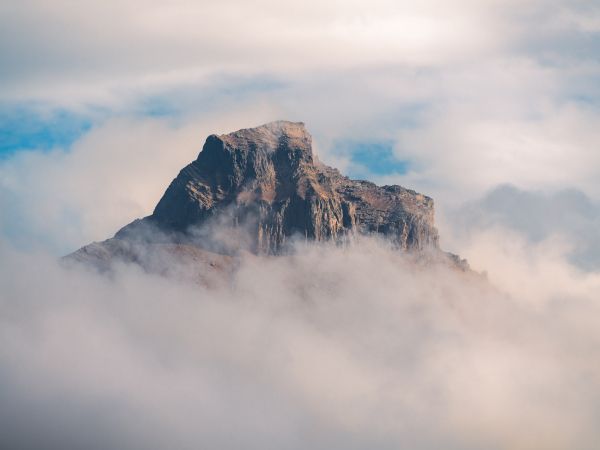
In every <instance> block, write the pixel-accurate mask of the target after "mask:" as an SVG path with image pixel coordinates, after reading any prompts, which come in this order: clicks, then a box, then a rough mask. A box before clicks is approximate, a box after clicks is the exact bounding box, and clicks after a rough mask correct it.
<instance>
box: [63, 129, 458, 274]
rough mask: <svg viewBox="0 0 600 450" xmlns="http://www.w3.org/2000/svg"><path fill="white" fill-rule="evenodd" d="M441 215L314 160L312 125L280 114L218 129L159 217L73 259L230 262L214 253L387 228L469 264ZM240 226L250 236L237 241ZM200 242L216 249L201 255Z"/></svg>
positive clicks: (415, 197)
mask: <svg viewBox="0 0 600 450" xmlns="http://www.w3.org/2000/svg"><path fill="white" fill-rule="evenodd" d="M433 220H434V209H433V200H432V199H431V198H429V197H427V196H425V195H422V194H418V193H416V192H415V191H412V190H409V189H405V188H403V187H401V186H382V187H380V186H376V185H375V184H373V183H370V182H368V181H357V180H351V179H349V178H347V177H345V176H342V175H341V174H340V173H339V171H337V170H336V169H333V168H331V167H328V166H325V165H323V164H321V163H320V162H319V161H318V160H317V159H316V158H315V156H314V155H313V152H312V139H311V136H310V134H309V133H308V132H307V131H306V128H305V127H304V124H303V123H294V122H284V121H278V122H272V123H269V124H266V125H262V126H260V127H257V128H251V129H244V130H239V131H236V132H234V133H230V134H226V135H221V136H217V135H211V136H209V137H208V138H207V140H206V143H205V144H204V147H203V149H202V151H201V152H200V154H199V156H198V158H197V159H196V160H195V161H193V162H192V163H190V164H189V165H187V166H186V167H185V168H183V170H181V172H180V173H179V175H177V177H176V178H175V179H174V180H173V181H172V183H171V184H170V186H169V187H168V189H167V190H166V192H165V194H164V195H163V197H162V198H161V199H160V201H159V202H158V204H157V205H156V208H155V210H154V212H153V213H152V215H150V216H148V217H145V218H143V219H138V220H135V221H134V222H132V223H131V224H129V225H127V226H125V227H124V228H122V229H121V230H119V232H117V234H116V235H115V237H114V238H112V239H109V240H107V241H104V242H102V243H96V244H92V245H89V246H86V247H83V248H82V249H80V250H78V251H77V252H75V253H73V254H72V255H70V256H69V257H68V259H69V260H75V261H80V262H81V261H83V262H88V263H90V262H91V263H94V264H95V265H98V264H97V263H98V262H100V265H101V266H103V267H104V266H107V265H108V264H110V262H111V260H112V259H113V258H116V259H118V260H125V261H129V262H138V263H139V262H140V260H141V259H143V257H142V256H143V255H144V254H147V253H148V250H147V249H148V248H149V247H152V246H160V247H161V248H162V249H172V248H177V249H178V250H177V252H176V253H178V254H179V253H182V251H183V250H182V249H186V250H185V253H186V254H188V255H193V257H194V258H196V259H199V260H202V261H208V264H209V266H211V265H213V266H214V264H217V265H218V264H220V262H219V261H221V260H219V259H218V257H216V256H214V254H215V253H217V254H219V253H220V254H229V255H234V254H235V253H236V252H237V251H239V250H240V249H244V250H249V251H251V252H253V253H256V254H279V253H281V252H282V251H283V250H284V249H285V246H286V244H287V243H288V242H289V240H290V239H291V238H292V237H296V236H299V237H301V238H304V239H307V240H314V241H343V240H345V239H348V238H349V237H350V236H352V235H360V234H380V235H383V236H385V237H386V238H387V239H389V240H390V241H391V242H392V243H393V244H394V245H395V246H396V247H397V248H399V249H401V250H404V251H408V252H411V253H415V254H429V255H437V256H442V257H443V258H442V259H445V260H449V261H450V262H451V264H453V265H455V266H458V267H461V268H464V267H466V263H465V262H464V261H461V260H460V259H458V258H457V257H456V256H454V255H450V254H446V253H444V252H441V251H440V250H439V248H438V232H437V230H436V228H435V227H434V224H433ZM207 229H208V230H211V231H210V232H206V230H207ZM203 230H204V231H203ZM222 230H228V231H229V234H227V235H226V238H225V239H224V241H226V245H224V246H223V245H221V246H218V245H215V243H214V241H215V236H216V235H218V234H219V233H220V232H221V231H222ZM231 230H233V231H234V233H233V234H232V233H231ZM235 230H239V231H240V233H239V235H243V239H240V240H236V238H235V236H236V234H235ZM199 249H203V250H202V251H203V252H204V251H206V250H208V251H210V252H212V253H211V254H212V255H213V256H210V257H207V256H206V254H205V253H202V254H201V255H200V254H199V253H198V252H199V251H200V250H199ZM170 253H173V252H170ZM153 254H154V256H155V258H154V260H157V259H158V260H160V257H156V252H153ZM98 255H101V258H100V261H98V260H99V256H98ZM140 255H142V256H140ZM199 255H200V256H199ZM437 256H436V258H437ZM207 258H208V259H207ZM211 258H212V259H211ZM215 261H217V262H215ZM213 263H214V264H213ZM211 267H212V266H211Z"/></svg>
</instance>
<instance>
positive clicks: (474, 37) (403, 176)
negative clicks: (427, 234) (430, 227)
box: [0, 0, 600, 450]
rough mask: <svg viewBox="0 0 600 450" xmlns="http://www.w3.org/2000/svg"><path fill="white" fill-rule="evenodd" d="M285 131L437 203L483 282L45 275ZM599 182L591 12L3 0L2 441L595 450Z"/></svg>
mask: <svg viewBox="0 0 600 450" xmlns="http://www.w3.org/2000/svg"><path fill="white" fill-rule="evenodd" d="M279 119H283V120H292V121H303V122H305V123H306V126H307V128H308V130H309V131H310V133H311V134H312V136H313V146H314V152H315V154H316V155H317V156H318V158H319V159H320V160H321V161H323V162H325V163H326V164H328V165H331V166H334V167H337V168H339V169H340V170H341V171H342V172H343V173H345V174H347V175H350V176H352V177H356V178H361V179H368V180H371V181H374V182H376V183H378V184H400V185H402V186H405V187H408V188H411V189H415V190H417V191H419V192H422V193H424V194H426V195H429V196H431V197H433V198H434V201H435V205H436V206H435V207H436V223H437V226H438V228H439V230H440V235H441V241H440V242H441V245H442V247H443V248H444V249H446V250H450V251H453V252H455V253H458V254H460V255H461V256H462V257H466V258H467V259H468V260H469V263H470V264H471V266H472V267H473V268H474V269H475V270H476V271H478V272H484V273H485V274H486V277H487V280H488V282H487V283H488V284H485V286H484V287H482V286H481V285H480V282H479V281H477V282H476V281H473V280H471V279H469V280H465V279H462V278H460V277H458V278H457V275H456V274H451V273H446V272H444V271H442V273H429V274H428V273H420V272H419V273H416V274H415V273H412V272H411V270H412V269H410V267H409V265H408V266H407V263H406V262H405V261H404V260H403V259H402V258H401V257H400V256H398V255H395V254H392V253H390V251H389V249H388V248H387V247H386V246H385V244H384V243H381V242H371V241H367V242H364V243H361V244H360V245H358V246H357V247H356V249H354V250H352V249H350V250H345V251H346V252H347V253H344V251H342V250H339V249H325V250H324V249H322V248H320V247H319V246H316V247H315V248H309V249H304V250H302V251H299V254H298V256H297V258H296V259H293V258H292V259H291V260H289V261H288V260H286V261H285V262H281V263H280V265H279V266H278V265H277V264H276V263H269V264H266V265H264V267H263V265H262V264H257V263H256V261H254V260H252V259H251V258H250V259H248V260H247V261H246V260H245V261H244V262H243V263H242V264H241V268H240V272H239V274H238V275H237V278H236V280H237V281H236V284H235V286H234V287H230V288H220V289H219V290H217V291H215V292H208V291H205V290H200V291H198V290H197V288H193V287H191V286H188V285H186V284H185V283H184V284H182V285H180V284H176V283H175V284H174V283H172V282H170V281H168V280H163V279H158V278H157V277H152V276H150V275H148V274H144V273H140V272H139V271H138V270H137V269H136V268H132V267H124V268H122V272H121V273H120V274H119V275H118V276H116V277H115V278H114V279H112V280H106V279H103V278H99V277H97V276H95V275H93V274H90V273H87V272H85V271H82V272H65V270H64V269H63V268H61V267H59V266H57V265H56V258H57V257H59V256H62V255H65V254H67V253H69V252H72V251H74V250H76V249H77V248H79V247H81V246H83V245H85V244H88V243H90V242H93V241H101V240H104V239H106V238H108V237H111V236H112V235H113V234H114V233H115V232H116V231H117V230H118V229H119V228H121V227H122V226H123V225H125V224H127V223H129V222H131V221H132V220H134V219H136V218H139V217H143V216H145V215H148V214H150V213H151V212H152V210H153V208H154V206H155V205H156V203H157V202H158V200H159V199H160V197H161V195H162V193H163V192H164V190H165V189H166V187H167V186H168V184H169V182H170V181H171V180H172V179H173V178H174V177H175V176H176V175H177V173H178V171H179V170H180V169H181V168H182V167H183V166H184V165H186V164H187V163H189V162H190V161H192V160H194V159H195V158H196V157H197V155H198V152H199V151H200V150H201V148H202V145H203V143H204V140H205V139H206V137H207V136H208V135H209V134H213V133H217V134H219V133H227V132H231V131H234V130H237V129H240V128H248V127H252V126H257V125H260V124H263V123H266V122H269V121H272V120H279ZM599 180H600V2H597V1H594V0H587V1H580V0H570V1H566V0H518V1H517V0H478V1H475V0H447V1H440V0H423V1H419V2H410V1H404V0H394V1H391V0H390V1H387V0H371V1H369V2H366V1H356V0H346V1H343V2H342V1H334V0H320V1H318V2H317V1H313V0H307V1H304V2H288V1H281V0H280V1H274V0H253V1H241V0H221V1H219V2H209V1H205V0H196V1H192V0H173V1H169V2H155V1H151V0H120V1H115V0H105V1H93V0H90V1H81V2H74V1H71V0H53V1H47V0H19V1H13V0H5V1H3V2H2V3H1V4H0V266H1V267H2V268H3V270H2V271H1V272H2V273H1V274H0V283H1V284H0V312H1V314H0V317H2V319H0V323H2V327H1V328H2V330H3V331H1V332H0V399H2V401H1V402H0V404H2V405H10V407H4V406H0V416H1V417H4V418H5V419H6V421H5V422H4V423H8V422H7V421H8V419H9V418H10V424H11V428H12V429H13V430H16V431H15V432H14V433H12V434H11V436H10V439H12V440H7V442H9V443H10V444H11V445H12V446H13V447H14V448H20V447H22V448H36V446H39V441H35V440H31V439H30V440H28V439H29V438H26V437H25V436H26V434H27V433H25V432H20V430H28V429H31V428H32V427H33V428H35V429H36V430H37V431H38V435H39V436H40V437H41V438H40V439H42V438H43V439H45V442H46V443H49V444H48V445H45V448H53V447H56V448H63V449H65V448H66V449H69V448H110V447H113V448H116V447H118V448H149V446H151V443H154V444H152V445H156V448H164V446H165V445H167V444H165V443H168V442H171V440H172V439H175V438H177V439H179V440H178V441H177V442H178V443H179V444H180V448H197V446H198V445H197V444H198V442H202V443H204V444H206V445H205V447H206V448H239V446H240V442H244V443H245V444H246V446H247V447H248V448H255V447H256V448H264V447H265V442H277V443H279V445H278V448H298V447H300V448H301V447H302V445H303V443H304V444H305V443H306V442H307V440H306V439H308V438H307V436H310V439H309V440H308V442H309V443H310V444H311V445H310V446H311V447H313V448H349V447H351V446H352V445H354V446H355V447H356V448H365V447H369V448H399V446H401V447H407V446H408V447H409V448H414V449H417V450H418V449H429V448H440V442H442V443H443V446H444V448H456V449H469V448H498V449H505V448H510V449H532V448H556V449H567V448H569V449H571V448H581V449H587V448H590V449H591V448H593V446H594V443H595V442H597V441H598V438H599V436H598V433H597V431H595V425H594V424H595V423H598V411H600V400H599V399H598V398H597V397H598V393H599V392H600V378H599V374H600V367H599V366H598V364H596V362H595V361H600V358H598V356H599V355H598V354H597V348H598V346H597V343H598V342H600V334H598V332H597V331H596V329H597V328H598V327H597V326H595V325H596V324H595V321H594V320H593V318H594V317H597V312H598V307H599V306H600V305H599V304H598V299H597V292H600V289H598V288H599V287H600V181H599ZM381 261H384V262H385V264H382V263H381ZM373 267H378V268H379V267H385V270H382V271H381V272H382V273H380V271H376V270H373ZM393 267H396V269H394V270H396V272H395V271H394V270H393V269H392V268H393ZM398 267H400V268H401V269H402V270H400V269H398ZM398 270H400V272H399V273H400V274H398V273H397V271H398ZM440 270H441V269H440ZM257 279H260V280H263V281H264V280H270V281H269V282H268V283H267V284H266V287H265V286H263V285H261V284H260V283H258V284H257V283H256V282H255V280H257ZM31 280H34V282H32V281H31ZM290 280H291V281H290ZM269 283H270V284H269ZM290 283H291V284H290ZM199 299H200V300H199ZM280 302H281V303H280ZM307 304H309V305H313V306H312V307H310V308H309V307H308V306H307ZM315 305H316V306H315ZM140 310H143V311H144V312H143V313H139V311H140ZM206 317H214V322H211V320H208V319H206ZM358 318H364V319H365V320H364V322H361V321H360V320H358ZM198 324H200V325H198ZM357 330H359V331H361V332H360V333H359V332H357ZM199 343H202V345H199ZM204 343H211V344H210V345H209V344H204ZM290 349H294V351H293V352H291V353H288V352H290ZM365 354H368V355H371V356H370V357H365ZM94 355H99V359H96V358H94ZM339 373H343V374H344V377H343V382H341V381H339V380H340V376H339ZM515 374H516V375H515ZM41 380H43V383H42V381H41ZM198 380H200V381H198ZM41 385H43V386H45V387H41ZM36 386H37V387H36ZM406 386H408V387H410V389H408V391H409V392H406V389H404V387H406ZM59 398H64V399H66V401H65V402H64V408H63V413H62V414H53V411H55V409H56V405H57V399H59ZM257 399H260V401H258V400H257ZM257 402H258V404H260V405H261V406H260V412H261V413H262V415H263V416H264V420H263V421H261V419H259V418H257V417H256V414H255V411H254V409H253V408H254V405H256V404H257ZM115 411H118V412H119V413H118V414H115ZM470 411H471V412H473V413H470ZM189 417H200V418H201V420H200V421H204V422H203V423H205V424H206V425H205V426H202V427H200V428H198V427H197V426H196V424H195V423H194V422H193V421H190V420H189ZM135 418H138V419H139V421H136V420H135ZM228 420H230V421H231V423H232V425H231V427H232V428H233V429H235V430H237V431H239V433H236V437H235V438H233V437H231V436H230V435H229V434H228V430H227V427H226V426H225V425H223V424H224V423H225V422H227V421H228ZM0 422H2V421H0ZM94 423H95V424H96V425H95V426H94V425H93V424H94ZM399 424H404V425H403V426H400V425H399ZM74 428H77V430H79V431H78V432H77V433H71V431H73V429H74ZM148 428H150V429H151V430H153V431H152V432H151V433H148V432H147V431H144V430H147V429H148ZM549 430H550V431H549ZM0 435H2V433H0ZM67 435H68V436H71V438H72V440H71V441H69V440H68V439H65V436H67ZM107 436H112V438H111V439H113V441H110V440H109V438H108V437H107ZM7 439H8V438H7ZM32 439H33V438H32ZM236 439H238V440H237V441H236Z"/></svg>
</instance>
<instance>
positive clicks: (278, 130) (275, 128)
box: [207, 120, 312, 155]
mask: <svg viewBox="0 0 600 450" xmlns="http://www.w3.org/2000/svg"><path fill="white" fill-rule="evenodd" d="M209 140H219V141H221V142H223V143H224V145H225V146H229V147H231V148H236V149H239V150H241V151H245V152H253V151H256V150H265V151H267V152H274V151H276V150H277V149H278V148H281V147H287V148H294V149H298V150H301V151H303V152H306V153H308V154H310V155H312V136H311V135H310V133H309V132H308V131H307V130H306V127H305V125H304V123H303V122H289V121H286V120H277V121H274V122H269V123H266V124H264V125H260V126H257V127H254V128H243V129H241V130H238V131H234V132H232V133H228V134H222V135H212V136H210V137H209ZM207 142H208V140H207Z"/></svg>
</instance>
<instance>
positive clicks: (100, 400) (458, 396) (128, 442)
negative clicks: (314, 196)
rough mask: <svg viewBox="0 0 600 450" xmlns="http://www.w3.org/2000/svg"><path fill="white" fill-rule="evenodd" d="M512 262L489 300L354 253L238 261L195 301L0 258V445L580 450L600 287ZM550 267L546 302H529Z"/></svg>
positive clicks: (593, 437) (540, 297)
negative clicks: (3, 265) (224, 280)
mask: <svg viewBox="0 0 600 450" xmlns="http://www.w3.org/2000/svg"><path fill="white" fill-rule="evenodd" d="M532 249H533V247H530V248H527V249H526V250H527V251H528V252H529V251H530V250H532ZM523 257H524V255H523V252H521V253H519V252H515V253H514V254H509V255H501V256H500V257H498V256H496V259H497V264H496V265H495V266H494V265H490V267H489V269H490V273H491V274H493V279H495V280H498V279H502V276H505V277H508V278H511V277H512V276H514V275H515V273H517V272H518V271H519V272H521V274H520V275H521V276H520V278H519V279H518V280H514V282H513V283H512V284H510V283H504V284H503V285H502V287H507V288H508V289H507V290H505V291H504V292H502V291H499V290H498V289H497V288H495V287H493V286H492V285H490V284H489V283H488V282H487V281H486V280H485V279H482V278H481V277H478V276H475V275H472V274H464V273H458V272H455V271H452V270H449V269H447V268H445V267H437V266H431V267H429V268H423V267H418V266H415V265H414V264H412V263H410V262H409V261H408V260H406V258H405V256H403V255H402V254H400V253H397V252H395V251H393V250H391V249H390V247H388V246H387V245H386V244H385V242H381V241H374V240H370V239H365V240H361V241H359V242H357V243H356V244H355V245H353V246H349V247H344V248H342V247H335V246H327V245H324V246H317V245H314V246H313V245H309V246H301V247H299V248H298V249H297V252H296V253H295V254H294V255H291V256H287V257H280V258H275V257H274V258H267V259H260V260H259V259H257V258H256V257H252V256H246V257H244V258H242V260H241V262H240V266H239V268H238V270H237V272H236V274H235V276H234V277H233V279H232V280H231V282H230V283H229V284H227V285H220V287H213V288H212V289H207V288H203V287H201V286H198V285H195V284H188V283H185V282H183V281H181V280H178V281H173V279H170V278H164V277H160V276H155V275H154V276H153V275H149V274H147V273H144V272H143V271H141V270H140V269H139V268H137V267H134V266H122V267H121V268H120V269H119V270H118V271H117V272H115V274H114V276H113V277H112V278H107V277H102V276H99V275H98V274H96V273H93V272H87V271H85V270H83V269H65V268H64V267H61V266H59V265H58V264H57V263H56V261H55V260H53V259H49V258H47V257H44V256H40V255H37V256H32V255H24V254H10V253H9V251H8V250H6V249H3V250H2V259H3V260H5V261H6V260H8V261H11V264H10V265H9V266H8V267H7V269H6V270H3V271H2V274H1V275H0V277H1V284H2V286H3V289H2V295H1V296H0V302H1V303H0V308H1V310H2V314H1V315H0V317H2V319H0V320H1V322H2V326H1V327H0V329H1V330H2V332H1V339H0V361H1V364H0V374H1V377H0V380H1V383H0V386H1V388H0V393H1V394H0V395H1V396H2V405H3V406H2V408H1V411H2V413H1V414H2V422H3V423H4V424H5V426H6V428H5V432H3V433H2V437H1V438H0V439H1V440H2V443H3V445H4V446H7V447H9V448H40V447H44V448H63V449H64V448H69V449H70V448H107V447H108V448H123V449H130V448H131V449H137V448H172V447H176V448H198V446H201V447H203V448H232V449H233V448H240V447H244V448H264V447H265V446H269V447H270V446H274V447H277V448H306V447H307V446H310V447H311V448H365V447H369V448H382V449H383V448H398V447H409V448H414V449H434V448H440V446H443V447H444V448H450V449H451V448H456V449H468V448H482V447H484V448H498V449H507V448H511V449H530V448H548V449H564V448H592V446H593V445H594V443H595V442H597V439H598V438H599V436H598V431H597V427H596V426H595V424H596V423H597V420H598V413H597V405H598V401H599V400H600V399H598V395H597V394H598V392H600V386H599V384H600V379H599V378H598V375H599V373H598V365H597V364H596V361H597V360H598V357H599V356H600V355H598V350H597V348H598V341H599V339H600V335H599V333H598V331H597V326H596V324H595V321H594V319H593V318H594V317H596V315H597V313H598V304H597V299H596V297H595V292H597V291H598V288H599V287H600V274H597V273H596V274H591V273H588V274H583V273H582V272H578V271H577V270H576V269H574V268H573V267H572V266H569V265H568V264H567V263H565V260H564V259H562V257H561V255H560V254H559V253H557V252H551V251H550V252H540V251H537V252H535V253H528V258H527V259H523ZM519 261H520V263H519ZM488 262H490V261H488ZM507 263H511V264H514V263H519V265H518V266H517V267H516V268H511V266H510V265H508V264H507ZM548 267H551V268H552V269H553V277H552V280H553V283H554V284H552V285H551V286H550V287H548V286H544V285H542V284H540V283H539V281H540V278H541V277H542V276H547V274H548V273H549V272H548V270H547V269H548ZM31 280H35V283H32V282H31ZM558 287H560V289H556V288H558Z"/></svg>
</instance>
